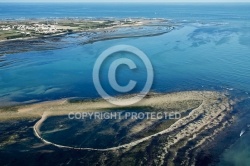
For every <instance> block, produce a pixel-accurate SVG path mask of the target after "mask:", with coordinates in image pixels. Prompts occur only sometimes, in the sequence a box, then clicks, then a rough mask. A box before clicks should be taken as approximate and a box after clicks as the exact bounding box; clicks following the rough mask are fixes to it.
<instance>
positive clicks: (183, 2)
mask: <svg viewBox="0 0 250 166" xmlns="http://www.w3.org/2000/svg"><path fill="white" fill-rule="evenodd" d="M0 3H33V4H36V3H114V4H115V3H116V4H119V3H145V4H146V3H150V4H152V3H153V4H155V3H165V4H170V3H172V4H187V3H193V4H205V3H207V4H212V3H216V4H219V3H220V4H230V3H234V4H235V3H250V2H245V1H238V2H218V1H205V2H204V1H203V2H195V1H191V2H185V1H182V2H181V1H180V2H174V1H173V2H162V1H156V2H141V1H134V2H132V1H130V2H126V1H119V2H113V1H106V2H103V1H94V2H93V1H92V2H91V1H89V2H80V1H71V2H62V1H61V2H51V1H50V2H49V1H46V2H42V1H38V2H30V1H22V2H19V1H9V2H1V1H0Z"/></svg>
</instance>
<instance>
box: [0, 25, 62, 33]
mask: <svg viewBox="0 0 250 166" xmlns="http://www.w3.org/2000/svg"><path fill="white" fill-rule="evenodd" d="M0 30H3V31H9V30H18V31H20V32H21V33H26V34H30V32H34V33H40V34H51V33H57V32H60V30H58V29H57V28H56V26H55V25H50V24H48V25H46V24H30V25H22V24H19V25H2V26H0Z"/></svg>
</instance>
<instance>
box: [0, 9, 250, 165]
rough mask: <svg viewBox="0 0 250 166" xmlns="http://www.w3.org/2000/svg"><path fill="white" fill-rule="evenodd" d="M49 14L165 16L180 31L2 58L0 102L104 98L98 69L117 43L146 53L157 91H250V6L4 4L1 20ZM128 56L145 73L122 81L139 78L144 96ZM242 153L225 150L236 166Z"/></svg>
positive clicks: (123, 75)
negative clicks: (96, 78)
mask: <svg viewBox="0 0 250 166" xmlns="http://www.w3.org/2000/svg"><path fill="white" fill-rule="evenodd" d="M48 17H49V18H51V17H52V18H62V17H81V18H85V17H98V18H100V17H118V18H127V17H130V18H133V17H146V18H159V17H160V18H167V19H172V21H173V22H176V23H180V25H181V26H179V27H178V28H177V29H175V30H173V31H172V32H170V33H167V34H164V35H160V36H154V37H136V38H124V39H115V40H106V41H99V42H95V43H92V44H85V45H79V44H72V42H73V43H74V40H77V39H70V40H73V41H71V44H70V45H67V44H65V46H63V48H61V49H55V50H40V51H30V52H23V53H17V54H9V55H5V56H3V57H0V66H2V67H1V68H0V98H1V101H2V102H24V101H29V100H35V101H43V100H52V99H59V98H65V97H87V98H88V97H98V96H99V95H98V94H97V92H96V90H95V88H94V85H93V81H92V70H93V65H94V63H95V60H96V58H97V57H98V56H99V55H100V54H101V53H102V51H104V50H105V49H107V48H108V47H111V46H114V45H117V44H128V45H132V46H135V47H137V48H139V49H141V50H142V51H143V52H145V53H146V54H147V56H148V57H149V59H150V60H151V62H152V64H153V67H154V72H155V78H154V84H153V87H152V90H154V91H159V92H170V91H180V90H202V89H229V90H239V91H242V93H245V94H247V93H250V68H249V67H250V4H205V5H204V4H203V5H202V4H189V5H187V4H183V5H181V4H179V5H176V4H123V5H118V4H0V18H1V19H13V18H15V19H23V18H48ZM65 40H66V41H67V40H69V39H67V38H66V39H65ZM76 43H77V41H76ZM124 56H130V57H131V58H132V59H133V60H135V62H138V66H139V69H138V70H137V71H136V72H131V71H129V70H128V69H127V68H126V67H124V68H121V72H120V73H119V74H118V76H117V77H118V81H119V82H120V83H121V84H122V83H124V82H127V81H129V80H130V79H131V78H132V79H134V80H136V81H138V84H137V87H136V88H135V89H134V90H133V91H132V92H138V91H140V87H142V86H143V85H144V83H145V68H144V67H143V65H142V64H141V62H140V60H138V59H136V58H135V57H133V56H132V55H128V54H125V53H120V54H118V55H117V56H116V58H119V57H124ZM110 61H111V60H110ZM3 64H4V65H3ZM109 64H110V62H106V63H105V64H104V67H103V70H102V72H103V82H102V84H103V86H104V87H105V88H106V90H107V91H108V92H109V93H110V94H117V93H116V92H115V91H113V90H112V89H111V87H110V86H109V84H108V81H107V77H106V76H107V74H105V72H107V69H108V66H109ZM2 102H1V103H2ZM246 137H248V138H249V135H246ZM237 150H239V149H237V148H236V151H235V152H234V149H231V152H225V153H226V154H224V156H225V157H224V159H222V160H225V161H224V163H227V162H229V163H231V164H232V163H233V164H235V165H237V161H238V160H239V159H238V160H237V161H236V160H231V159H230V161H227V160H229V158H228V155H227V153H237ZM244 154H245V155H249V154H250V151H246V153H244ZM240 160H243V163H244V161H246V162H245V163H247V160H244V158H241V159H240ZM241 164H242V163H241Z"/></svg>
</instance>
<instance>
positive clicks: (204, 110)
mask: <svg viewBox="0 0 250 166" xmlns="http://www.w3.org/2000/svg"><path fill="white" fill-rule="evenodd" d="M218 99H220V100H222V101H221V102H218V101H219V100H218ZM186 100H202V104H201V105H200V106H199V107H198V108H196V109H194V110H192V111H191V112H190V113H189V114H188V116H187V117H184V118H181V119H179V120H177V121H176V122H175V123H174V124H172V125H171V126H170V127H169V128H167V129H165V130H163V131H161V132H159V133H155V134H153V135H150V136H147V137H145V138H142V139H139V140H136V141H133V142H131V143H128V144H124V145H120V146H117V147H111V148H107V149H96V148H76V147H70V146H66V145H59V144H56V143H53V142H50V141H48V140H45V139H43V138H42V137H41V136H40V130H39V129H40V126H41V125H42V123H43V122H44V121H45V120H46V118H47V117H49V116H61V115H67V114H68V113H69V112H70V111H72V110H74V111H75V112H78V111H79V112H80V111H81V112H84V111H100V110H107V109H114V108H119V107H117V106H114V105H112V104H110V103H107V102H106V101H104V100H103V99H97V100H95V101H83V102H76V103H70V102H69V101H68V100H58V101H49V102H42V103H37V104H29V105H24V106H19V108H18V109H17V113H16V114H17V115H18V116H19V118H21V119H22V118H31V119H33V118H34V117H36V118H38V117H41V118H40V120H38V121H37V122H36V123H35V125H34V127H33V130H34V133H35V135H36V137H37V138H39V139H40V140H42V142H44V143H46V144H52V145H54V146H57V147H59V148H72V149H76V150H97V151H110V150H111V151H114V150H119V149H127V150H128V149H130V148H131V147H134V146H136V145H138V144H140V143H142V142H144V141H147V140H150V139H152V138H153V137H157V136H161V135H164V134H167V133H172V132H174V131H175V130H178V129H179V128H180V127H181V126H183V125H187V126H186V127H185V128H184V129H183V130H181V131H180V132H177V133H176V134H174V135H173V136H172V137H176V138H177V139H175V140H172V141H168V143H167V144H166V145H165V146H164V149H165V150H164V151H166V152H167V151H168V149H169V148H170V146H173V145H174V144H176V143H177V142H178V141H179V140H181V139H183V138H189V137H190V135H189V134H187V133H190V132H193V133H196V135H198V133H200V132H201V131H202V130H204V129H205V128H204V127H208V126H210V127H212V126H213V127H214V126H216V125H218V124H219V122H220V121H221V120H222V118H221V117H224V116H226V115H227V114H228V112H229V111H230V110H231V106H230V104H229V100H228V99H227V97H226V96H224V95H223V94H221V93H218V92H211V91H186V92H176V93H169V94H153V95H150V96H149V97H147V98H145V99H143V100H142V101H141V102H139V103H136V104H135V105H133V106H152V107H154V108H158V109H160V108H161V109H164V104H166V103H173V102H175V101H179V102H181V101H186ZM216 105H217V106H216ZM208 110H210V111H208ZM1 112H2V111H1ZM1 114H3V113H1ZM200 115H202V116H203V118H202V119H203V120H198V121H196V120H195V119H196V118H197V117H198V116H200ZM1 117H3V116H1ZM5 117H6V116H5ZM32 117H33V118H32ZM8 118H9V120H10V119H12V118H14V116H13V117H12V118H11V117H10V116H8ZM16 118H17V117H16ZM19 118H18V119H19ZM2 120H3V119H2ZM2 120H1V121H2ZM7 121H8V120H7ZM213 121H214V122H216V123H214V124H213V125H212V124H210V123H211V122H213ZM188 126H189V127H188ZM208 128H209V127H208ZM186 132H187V133H186ZM184 133H186V134H184ZM190 134H191V133H190ZM170 135H171V134H170ZM191 135H193V134H191ZM194 138H196V136H195V137H193V139H194ZM190 139H191V138H190ZM197 146H200V145H197ZM164 156H165V155H164Z"/></svg>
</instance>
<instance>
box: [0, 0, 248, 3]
mask: <svg viewBox="0 0 250 166" xmlns="http://www.w3.org/2000/svg"><path fill="white" fill-rule="evenodd" d="M0 2H58V3H59V2H152V3H155V2H184V3H188V2H199V3H201V2H250V0H120V1H118V0H0Z"/></svg>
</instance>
